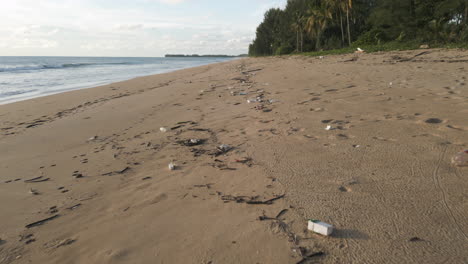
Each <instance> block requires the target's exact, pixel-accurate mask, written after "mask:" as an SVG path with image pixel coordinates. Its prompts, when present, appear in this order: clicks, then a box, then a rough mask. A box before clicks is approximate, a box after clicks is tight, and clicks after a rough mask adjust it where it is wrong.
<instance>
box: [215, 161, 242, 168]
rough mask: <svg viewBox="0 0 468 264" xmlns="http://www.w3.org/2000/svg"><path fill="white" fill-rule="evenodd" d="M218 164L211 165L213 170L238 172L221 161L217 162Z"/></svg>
mask: <svg viewBox="0 0 468 264" xmlns="http://www.w3.org/2000/svg"><path fill="white" fill-rule="evenodd" d="M215 161H216V162H217V163H212V164H210V165H211V166H212V167H213V168H217V169H220V170H237V169H236V168H231V167H229V166H228V165H226V164H224V163H221V162H222V161H220V160H215Z"/></svg>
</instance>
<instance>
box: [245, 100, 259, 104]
mask: <svg viewBox="0 0 468 264" xmlns="http://www.w3.org/2000/svg"><path fill="white" fill-rule="evenodd" d="M256 102H257V99H247V103H248V104H250V103H256Z"/></svg>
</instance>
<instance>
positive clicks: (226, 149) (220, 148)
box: [218, 144, 232, 152]
mask: <svg viewBox="0 0 468 264" xmlns="http://www.w3.org/2000/svg"><path fill="white" fill-rule="evenodd" d="M218 149H219V150H220V151H222V152H228V151H229V150H231V149H232V147H231V146H229V145H226V144H222V145H220V146H218Z"/></svg>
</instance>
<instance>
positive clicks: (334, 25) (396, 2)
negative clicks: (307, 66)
mask: <svg viewBox="0 0 468 264" xmlns="http://www.w3.org/2000/svg"><path fill="white" fill-rule="evenodd" d="M466 42H468V0H288V2H287V4H286V7H285V8H284V9H270V10H268V11H267V12H266V13H265V19H264V21H263V22H262V23H261V24H260V25H259V26H258V28H257V33H256V38H255V40H254V41H253V43H252V44H251V45H250V47H249V55H251V56H267V55H282V54H290V53H297V52H314V51H321V50H328V49H338V51H336V52H345V51H349V50H351V47H352V48H355V47H357V46H360V47H365V46H369V47H370V48H371V49H377V50H386V49H395V48H396V49H399V48H403V47H405V46H407V47H408V48H414V47H416V46H419V45H418V44H420V43H429V44H431V46H434V45H447V44H450V43H451V44H457V43H461V44H463V43H466ZM347 46H348V47H350V48H346V47H347ZM314 54H315V53H314ZM317 54H321V53H317Z"/></svg>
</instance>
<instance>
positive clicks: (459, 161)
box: [452, 149, 468, 167]
mask: <svg viewBox="0 0 468 264" xmlns="http://www.w3.org/2000/svg"><path fill="white" fill-rule="evenodd" d="M452 164H453V165H455V166H458V167H465V166H468V149H465V150H463V151H460V152H458V153H457V154H456V155H455V156H453V158H452Z"/></svg>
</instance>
